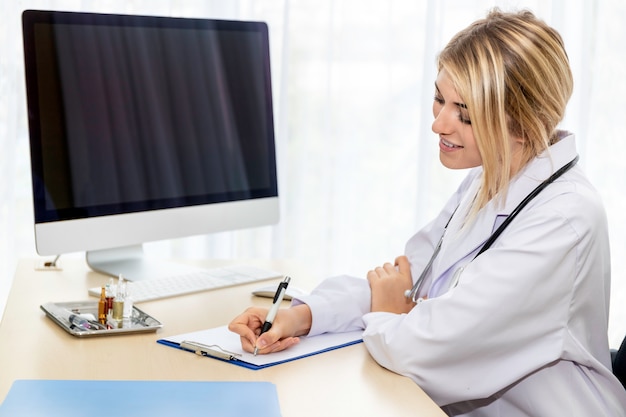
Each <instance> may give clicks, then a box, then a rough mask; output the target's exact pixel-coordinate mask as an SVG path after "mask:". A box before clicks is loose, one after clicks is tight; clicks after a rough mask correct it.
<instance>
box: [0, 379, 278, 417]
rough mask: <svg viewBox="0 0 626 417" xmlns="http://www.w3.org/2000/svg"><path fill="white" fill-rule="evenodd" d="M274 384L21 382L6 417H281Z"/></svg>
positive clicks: (2, 414) (0, 410)
mask: <svg viewBox="0 0 626 417" xmlns="http://www.w3.org/2000/svg"><path fill="white" fill-rule="evenodd" d="M280 415H281V413H280V406H279V403H278V394H277V391H276V386H275V385H274V384H272V383H270V382H252V381H246V382H212V381H211V382H209V381H201V382H200V381H94V380H30V379H23V380H16V381H14V382H13V385H12V386H11V389H10V390H9V392H8V394H7V396H6V398H5V400H4V402H3V403H2V405H0V417H19V416H28V417H85V416H88V417H111V416H119V417H126V416H133V417H155V416H185V417H200V416H203V417H205V416H216V417H218V416H219V417H243V416H245V417H250V416H255V417H280Z"/></svg>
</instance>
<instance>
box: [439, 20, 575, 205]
mask: <svg viewBox="0 0 626 417" xmlns="http://www.w3.org/2000/svg"><path fill="white" fill-rule="evenodd" d="M438 69H439V71H441V70H443V69H445V70H446V71H447V73H448V74H449V76H450V77H451V79H452V82H453V83H454V86H455V89H456V92H457V93H458V95H459V97H460V98H461V99H462V100H463V101H464V103H465V104H466V105H467V109H468V112H469V116H470V120H471V121H472V129H473V132H474V137H475V139H476V145H477V147H478V150H479V152H480V155H481V157H482V165H483V177H482V186H481V189H480V191H479V193H478V195H477V196H476V199H475V202H474V207H473V208H472V211H471V213H472V215H470V217H473V215H475V214H476V213H477V212H478V211H479V210H480V209H481V208H483V207H484V206H485V205H486V204H487V203H488V202H489V201H490V200H492V199H493V198H496V197H497V198H499V199H501V201H504V199H505V198H506V190H507V188H508V185H509V182H510V180H511V178H512V176H514V175H515V174H516V173H517V172H519V170H520V169H521V168H523V167H524V166H525V165H526V164H528V162H530V161H531V160H532V159H533V158H534V157H536V156H537V155H539V154H540V153H541V152H543V151H544V150H545V149H547V148H548V146H549V145H550V144H551V143H552V142H553V141H556V127H557V125H558V123H559V122H560V121H561V120H562V118H563V116H564V114H565V107H566V105H567V102H568V100H569V98H570V96H571V94H572V89H573V78H572V73H571V70H570V67H569V61H568V58H567V53H566V52H565V48H564V45H563V40H562V39H561V36H560V35H559V33H558V32H557V31H556V30H554V29H553V28H551V27H550V26H548V25H547V24H546V23H545V22H543V21H542V20H540V19H538V18H536V17H535V15H534V14H533V13H532V12H530V11H521V12H515V13H504V12H502V11H500V10H499V9H493V10H492V11H490V12H489V13H488V15H487V16H486V18H484V19H481V20H478V21H476V22H474V23H472V24H471V25H470V26H469V27H467V28H466V29H464V30H463V31H461V32H459V33H458V34H457V35H455V36H454V37H453V38H452V40H450V42H449V43H448V45H447V46H446V47H445V49H444V50H443V51H442V52H441V54H440V55H439V58H438ZM512 137H517V138H521V139H522V155H521V163H520V164H519V167H518V168H517V172H513V170H512V165H511V161H512V152H511V146H510V143H511V138H512Z"/></svg>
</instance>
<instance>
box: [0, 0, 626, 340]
mask: <svg viewBox="0 0 626 417" xmlns="http://www.w3.org/2000/svg"><path fill="white" fill-rule="evenodd" d="M493 6H499V7H501V8H503V9H505V10H507V9H519V8H528V9H531V10H533V11H535V12H536V13H537V14H538V15H539V16H541V17H542V18H543V19H545V20H546V21H547V22H548V23H550V24H552V25H553V26H555V27H556V28H557V29H558V30H559V31H560V32H561V34H562V35H563V37H564V39H565V42H566V47H567V49H568V52H569V56H570V60H571V62H572V67H573V70H574V76H575V82H576V85H575V93H574V97H573V98H572V101H571V102H570V106H569V108H568V113H567V117H566V120H565V121H564V123H563V128H566V129H568V130H571V131H574V132H576V134H577V136H578V146H579V152H580V154H581V165H582V166H583V167H584V168H585V169H586V170H587V172H588V174H589V176H590V177H591V179H592V181H593V182H594V184H595V185H596V186H597V188H598V189H599V190H600V193H601V195H602V197H603V199H604V201H605V203H606V207H607V211H608V215H609V221H610V224H611V237H612V248H613V249H612V250H613V252H612V253H613V296H612V297H613V299H612V311H611V328H610V337H611V344H612V345H613V346H615V345H617V344H618V342H619V341H620V340H621V338H622V337H623V335H624V334H626V307H623V306H624V305H626V302H625V300H624V298H626V294H625V289H626V284H624V275H625V274H624V272H623V271H624V269H625V266H626V260H624V256H622V254H624V253H625V252H626V238H624V236H626V230H625V229H626V222H625V221H623V220H622V216H621V214H622V213H623V212H624V211H625V210H624V209H625V208H626V197H624V196H625V193H624V192H623V191H624V186H623V185H622V183H623V178H624V177H625V174H626V168H625V165H624V163H623V162H622V160H623V155H624V154H623V153H622V152H620V151H621V150H623V149H624V148H625V147H626V141H624V140H622V139H621V135H620V133H622V132H624V131H626V118H625V117H623V115H622V113H623V111H624V109H626V81H625V80H626V77H624V76H623V70H622V69H621V68H623V66H624V64H625V63H626V53H625V52H624V47H623V45H624V44H626V27H625V26H624V25H623V22H624V21H626V4H624V2H623V1H621V0H595V1H594V0H543V1H480V0H474V1H469V0H447V1H446V0H444V1H441V0H428V1H416V0H385V1H380V0H378V1H373V0H334V1H333V0H297V1H289V0H247V1H245V0H240V1H235V0H230V1H219V0H214V1H193V0H187V1H183V0H179V1H175V0H171V1H170V0H158V1H156V0H145V1H124V2H121V1H112V0H111V1H100V0H99V1H95V0H92V1H69V0H66V1H62V0H57V1H54V0H49V1H43V0H41V1H35V0H31V1H4V2H2V3H0V12H1V14H0V16H1V17H0V19H2V24H1V25H0V59H1V60H2V61H0V70H1V73H0V167H1V168H0V169H1V170H2V180H1V181H2V182H1V183H0V190H1V194H0V195H1V196H2V198H1V200H0V207H1V209H0V216H1V217H0V283H1V285H0V307H2V306H3V304H2V303H3V301H4V299H5V298H6V294H7V291H8V284H9V283H10V280H11V278H12V275H13V272H14V268H15V262H16V260H17V259H19V258H22V257H33V256H36V255H35V253H34V243H33V237H32V207H31V200H30V199H31V197H30V188H29V187H30V183H29V181H30V173H29V159H28V131H27V123H26V111H25V108H26V104H25V98H24V80H23V78H24V77H23V63H22V59H23V58H22V51H21V27H20V14H21V11H22V10H24V9H27V8H43V9H56V10H84V11H94V12H107V13H132V14H151V15H164V16H183V17H211V18H226V19H243V20H263V21H267V22H268V24H269V27H270V41H271V49H272V50H271V53H272V72H273V86H274V105H275V122H276V139H277V151H278V164H279V165H278V169H279V177H280V178H279V192H280V195H281V197H282V202H281V221H280V223H279V224H278V225H276V226H271V227H269V226H268V227H263V228H258V229H254V230H245V231H238V232H229V233H220V234H217V235H214V236H200V237H192V238H187V239H178V240H174V241H167V242H157V243H151V244H148V245H146V247H147V250H148V251H149V252H151V253H154V254H158V255H161V256H168V257H178V258H244V259H245V258H264V257H267V258H270V257H272V258H287V259H293V260H295V261H297V262H299V263H300V264H303V265H306V266H307V267H308V268H310V271H311V273H312V274H314V275H315V276H318V277H319V278H320V279H321V278H323V277H325V276H328V275H333V274H339V273H350V274H356V275H364V274H365V273H366V271H367V270H368V269H370V268H371V267H373V266H375V265H378V264H381V263H383V262H385V261H388V260H392V259H393V258H394V257H395V256H397V255H398V254H400V253H402V251H403V247H404V243H405V241H406V240H407V239H408V238H409V237H410V236H411V234H413V233H414V231H415V230H417V229H418V228H419V227H420V226H421V225H423V224H424V223H426V222H427V221H428V220H429V219H430V218H431V217H432V216H434V215H435V214H436V212H437V211H438V210H439V208H440V207H441V205H442V204H443V202H444V201H445V200H446V199H447V197H448V195H449V194H450V193H451V192H452V190H454V189H455V188H456V186H457V184H458V182H459V180H460V179H461V178H462V176H463V175H464V172H454V171H449V170H446V169H444V168H442V167H441V166H440V164H439V162H438V157H437V153H438V150H437V144H436V142H437V141H436V138H435V137H434V135H433V134H432V133H431V131H430V124H431V121H432V114H431V110H430V109H431V102H432V94H433V82H434V78H435V68H434V63H435V56H436V54H437V51H439V50H440V49H441V48H442V47H443V46H444V45H445V43H446V42H447V41H448V39H449V38H450V37H451V36H452V35H453V34H454V33H455V32H457V31H458V30H460V29H461V28H463V27H465V26H467V25H468V24H469V23H470V22H471V21H473V20H475V19H476V18H479V17H481V16H483V15H484V14H485V12H486V11H487V10H488V9H489V8H491V7H493ZM64 256H65V255H64ZM70 256H71V255H70ZM79 256H80V255H79Z"/></svg>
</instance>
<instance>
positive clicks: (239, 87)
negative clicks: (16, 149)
mask: <svg viewBox="0 0 626 417" xmlns="http://www.w3.org/2000/svg"><path fill="white" fill-rule="evenodd" d="M23 22H24V46H25V48H24V50H25V62H26V81H27V95H28V110H29V124H30V132H31V153H32V155H31V157H32V158H31V159H32V172H33V189H34V191H35V192H34V197H35V221H36V222H46V221H51V220H66V219H77V218H84V217H92V216H99V215H109V214H118V213H128V212H135V211H143V210H152V209H162V208H169V207H181V206H189V205H196V204H207V203H214V202H224V201H236V200H241V199H249V198H261V197H272V196H277V184H276V183H277V181H276V161H275V149H274V126H273V119H272V117H273V116H272V115H273V113H272V97H271V86H270V63H269V41H268V31H267V26H266V25H265V24H264V23H261V22H234V21H218V20H207V19H182V18H163V17H146V16H124V15H101V14H90V13H61V12H45V11H26V12H24V15H23Z"/></svg>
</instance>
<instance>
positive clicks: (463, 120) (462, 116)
mask: <svg viewBox="0 0 626 417" xmlns="http://www.w3.org/2000/svg"><path fill="white" fill-rule="evenodd" d="M464 113H465V112H463V111H460V112H459V120H460V121H461V123H463V124H466V125H471V124H472V121H471V120H470V118H469V115H466V114H464Z"/></svg>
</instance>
